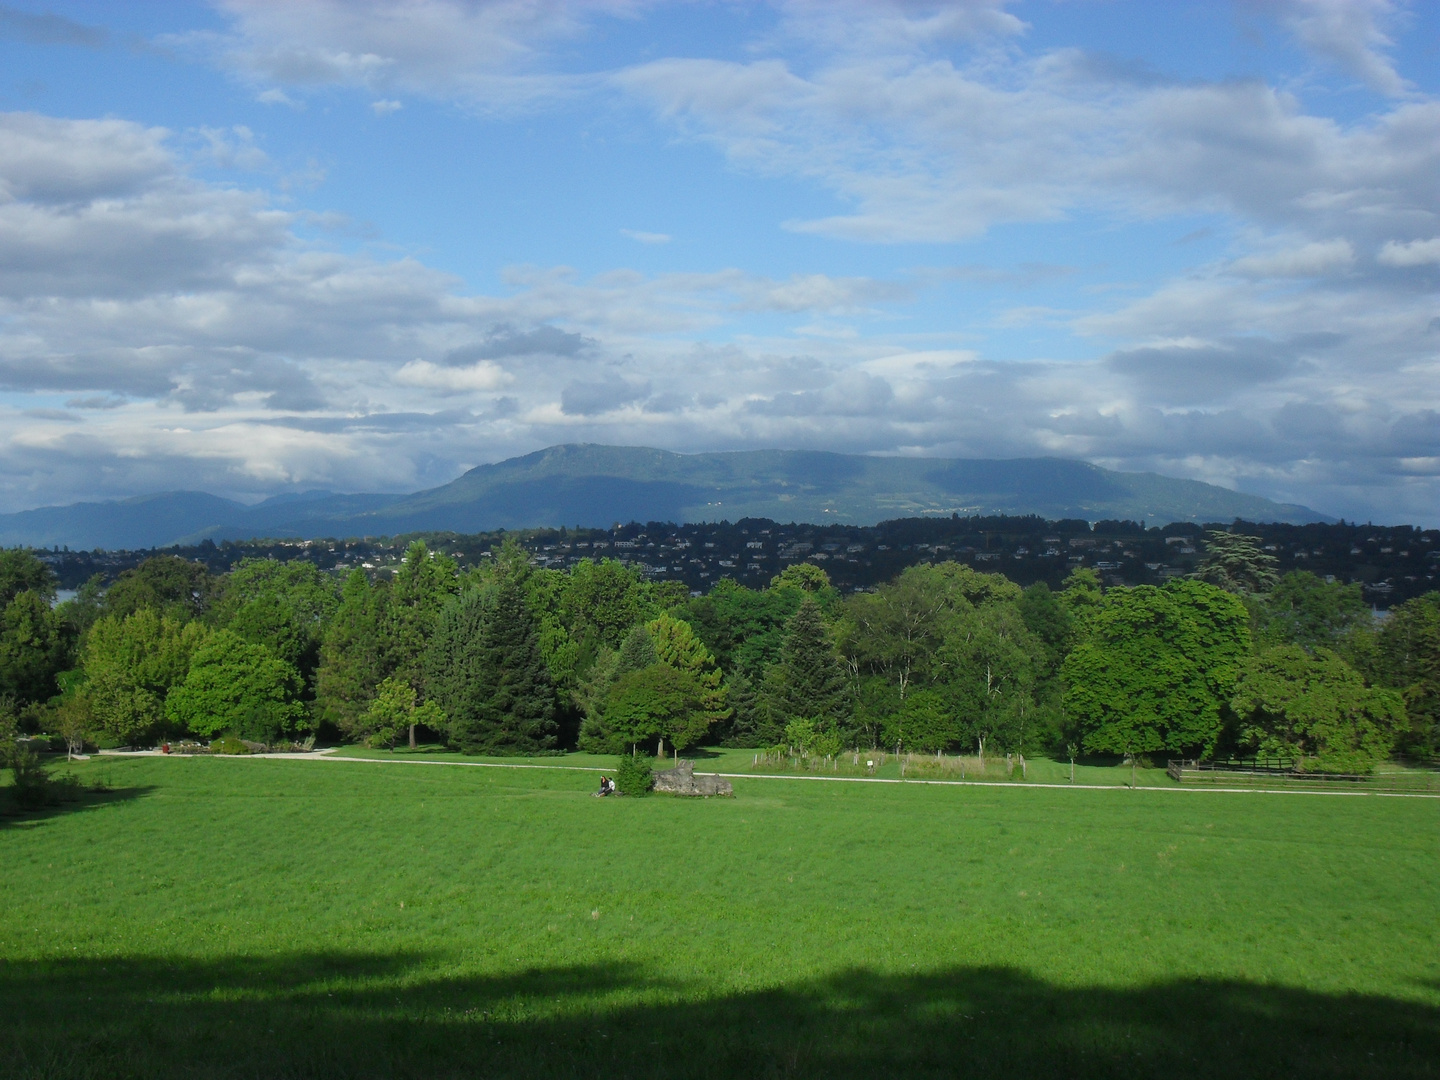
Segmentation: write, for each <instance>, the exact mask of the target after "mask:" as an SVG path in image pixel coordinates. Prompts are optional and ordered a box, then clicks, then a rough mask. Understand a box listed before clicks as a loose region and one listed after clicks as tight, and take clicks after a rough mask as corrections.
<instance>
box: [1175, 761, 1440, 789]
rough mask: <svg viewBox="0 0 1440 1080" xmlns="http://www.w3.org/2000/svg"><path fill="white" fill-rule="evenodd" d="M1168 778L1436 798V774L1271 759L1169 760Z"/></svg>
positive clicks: (1191, 783) (1439, 781) (1198, 783)
mask: <svg viewBox="0 0 1440 1080" xmlns="http://www.w3.org/2000/svg"><path fill="white" fill-rule="evenodd" d="M1165 771H1166V772H1167V773H1169V774H1170V779H1172V780H1174V781H1175V782H1176V783H1178V784H1185V785H1188V786H1201V785H1204V786H1214V787H1234V788H1257V789H1269V790H1272V791H1307V790H1308V791H1373V792H1377V793H1378V792H1389V793H1397V794H1400V793H1404V794H1427V793H1429V794H1433V795H1440V772H1436V771H1434V770H1430V769H1403V770H1400V769H1387V770H1379V771H1376V772H1374V773H1370V774H1367V775H1363V776H1362V775H1355V774H1347V773H1310V772H1301V771H1299V770H1298V769H1296V767H1295V762H1287V761H1282V760H1281V759H1271V760H1268V761H1266V760H1260V761H1256V760H1245V761H1206V762H1201V761H1193V760H1185V759H1181V760H1171V761H1169V762H1167V763H1166V767H1165Z"/></svg>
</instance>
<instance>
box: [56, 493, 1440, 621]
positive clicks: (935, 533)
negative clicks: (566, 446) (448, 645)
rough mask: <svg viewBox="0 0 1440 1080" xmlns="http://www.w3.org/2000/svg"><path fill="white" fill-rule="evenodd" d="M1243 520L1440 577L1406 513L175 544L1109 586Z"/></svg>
mask: <svg viewBox="0 0 1440 1080" xmlns="http://www.w3.org/2000/svg"><path fill="white" fill-rule="evenodd" d="M1210 528H1218V529H1228V528H1233V529H1234V531H1236V532H1241V533H1245V534H1248V535H1252V536H1259V537H1262V538H1263V541H1264V544H1265V546H1266V548H1267V549H1269V550H1270V551H1271V553H1272V554H1273V555H1274V556H1275V557H1276V558H1277V559H1278V560H1279V570H1280V572H1281V573H1284V572H1286V571H1289V570H1294V569H1301V570H1309V571H1311V572H1313V573H1315V574H1318V575H1320V576H1321V577H1326V576H1330V577H1333V578H1334V579H1335V580H1337V581H1340V582H1345V583H1350V582H1361V583H1363V584H1364V585H1365V596H1366V599H1367V600H1369V601H1370V602H1371V603H1373V604H1375V605H1376V606H1377V607H1380V608H1387V607H1389V606H1390V605H1392V604H1397V603H1400V602H1402V601H1404V600H1407V599H1410V598H1411V597H1414V596H1419V595H1420V594H1422V593H1425V592H1429V591H1432V590H1434V589H1436V588H1437V581H1436V578H1437V576H1440V530H1436V529H1430V530H1426V531H1422V530H1420V529H1418V528H1415V527H1413V526H1408V525H1402V526H1372V525H1355V524H1347V523H1344V522H1341V523H1338V524H1324V523H1312V524H1307V525H1292V524H1284V523H1254V522H1247V521H1235V522H1233V523H1231V524H1217V525H1190V524H1171V525H1167V526H1165V527H1163V528H1158V527H1152V528H1145V527H1144V526H1142V525H1140V524H1137V523H1135V522H1130V521H1113V520H1111V521H1098V522H1096V523H1095V524H1094V526H1093V527H1092V526H1091V525H1090V524H1089V523H1087V522H1085V521H1079V520H1073V519H1072V520H1047V519H1045V518H1040V517H960V516H959V515H955V516H953V517H943V518H902V519H898V520H894V521H886V522H882V523H880V524H879V525H873V526H856V525H839V524H833V525H832V524H824V525H784V524H779V523H777V522H774V521H770V520H767V519H763V518H746V519H743V520H740V521H737V522H734V523H719V524H716V523H695V524H689V525H675V524H669V523H661V522H650V523H648V524H644V525H642V524H639V523H633V522H632V523H631V524H629V525H624V526H620V527H617V528H614V529H529V530H523V531H519V532H506V531H504V530H499V531H492V532H482V533H473V534H457V533H450V532H438V533H420V534H410V535H407V536H397V537H394V538H391V539H384V540H351V541H329V540H326V541H309V540H306V541H296V540H274V541H246V542H234V541H222V542H221V543H219V544H216V543H215V542H213V541H211V540H206V541H203V542H201V543H200V544H195V545H186V546H176V547H169V548H165V549H163V550H165V551H168V552H173V553H175V554H179V555H181V556H184V557H185V558H189V559H194V560H196V561H199V562H203V563H205V564H206V565H207V566H208V567H209V568H210V569H211V570H212V571H213V572H216V573H223V572H225V571H227V570H229V569H230V568H231V567H232V566H233V565H234V564H235V563H237V562H239V561H240V560H241V559H243V558H250V557H267V556H268V557H272V558H277V559H282V560H290V559H305V560H307V561H310V562H313V563H315V564H316V565H317V566H318V567H320V568H321V569H323V570H330V571H335V572H341V573H343V572H347V571H349V570H351V569H354V568H356V567H359V568H361V569H364V570H365V571H366V572H367V573H370V574H372V575H377V574H385V573H387V572H388V571H389V569H390V568H392V567H394V566H395V565H397V564H398V563H399V561H400V559H401V557H402V556H403V554H404V551H405V547H406V544H407V543H408V542H409V541H410V540H412V539H414V538H415V537H416V536H417V535H418V536H420V537H421V538H423V539H424V540H425V541H426V543H427V544H428V545H429V546H430V547H431V548H432V550H441V551H446V552H449V553H450V554H451V555H453V556H454V557H455V558H456V560H457V561H458V562H459V563H460V565H461V566H462V567H465V566H473V565H475V564H477V563H478V562H480V561H482V560H484V559H487V558H489V557H491V556H490V553H491V552H492V551H494V550H496V549H498V548H499V547H500V545H501V543H502V542H503V540H504V539H506V538H507V537H508V538H511V539H515V540H518V541H520V542H521V543H522V544H523V545H524V547H525V548H526V549H527V550H529V551H530V552H531V553H532V555H533V556H534V557H535V559H536V561H537V562H538V563H539V564H540V565H542V566H548V567H554V568H557V569H558V568H564V567H567V566H571V565H573V564H574V563H576V562H577V561H579V560H581V559H597V558H613V559H618V560H620V561H621V562H624V563H626V564H628V565H630V566H632V567H633V568H634V569H635V570H636V571H637V572H638V573H640V574H642V575H643V576H645V577H647V578H651V579H668V580H676V581H683V582H685V583H686V585H688V586H689V588H690V589H691V590H692V591H698V592H705V591H708V590H709V589H710V587H711V586H713V585H714V584H715V583H716V582H717V581H719V580H721V579H722V578H733V579H734V580H736V581H738V582H740V583H741V584H744V585H749V586H752V587H760V586H763V585H765V584H766V583H768V582H769V580H770V578H771V577H773V576H774V575H775V574H778V573H779V572H780V571H781V570H782V569H784V568H785V567H786V566H789V565H792V564H794V563H797V562H811V563H814V564H816V565H818V566H820V567H822V568H823V569H824V570H825V571H826V573H828V574H829V575H830V579H831V581H832V582H834V583H835V584H836V585H837V586H839V587H840V588H841V589H842V590H843V591H847V592H848V591H853V590H855V589H861V588H869V587H872V586H874V585H877V584H880V583H881V582H884V581H888V580H890V579H891V578H893V577H894V576H895V575H896V574H898V573H899V572H900V571H901V570H903V569H904V568H905V567H907V566H913V565H915V564H917V563H924V562H942V561H945V560H949V559H954V560H958V561H961V562H964V563H967V564H968V565H971V566H973V567H974V568H975V569H977V570H982V571H987V572H992V573H993V572H999V573H1003V574H1005V576H1006V577H1008V578H1010V579H1011V580H1013V581H1015V582H1017V583H1019V584H1021V585H1028V584H1030V583H1031V582H1034V581H1046V582H1049V583H1050V584H1051V585H1052V586H1058V585H1059V584H1060V583H1061V581H1063V580H1064V578H1065V576H1066V575H1067V574H1068V573H1069V572H1070V570H1071V569H1073V568H1074V567H1077V566H1087V567H1090V568H1092V569H1094V570H1096V571H1098V572H1099V573H1100V574H1101V575H1102V577H1103V578H1104V579H1105V580H1106V581H1107V582H1108V583H1110V584H1128V585H1138V584H1158V583H1160V582H1162V581H1165V580H1167V579H1169V578H1172V577H1179V576H1183V575H1185V574H1188V573H1189V572H1190V571H1191V570H1192V569H1193V568H1194V565H1195V563H1196V561H1197V559H1198V558H1199V557H1200V554H1201V551H1202V549H1203V536H1204V532H1205V530H1206V529H1210ZM158 550H159V549H143V550H133V551H124V552H54V553H45V554H42V558H43V559H44V560H45V561H46V562H48V563H49V564H50V565H51V567H52V568H53V569H54V570H55V572H56V574H57V575H58V576H59V578H60V583H61V587H62V588H67V589H73V588H76V587H78V586H79V585H80V584H81V583H82V582H84V581H86V580H88V579H89V578H90V577H91V575H93V574H97V573H98V574H101V575H102V576H103V577H104V578H106V579H107V580H110V579H113V578H114V577H115V576H116V575H118V574H119V573H120V572H121V571H122V570H125V569H127V568H129V567H132V566H135V565H138V564H139V563H140V562H142V561H143V560H144V559H146V558H149V557H150V556H151V555H154V554H156V553H157V551H158Z"/></svg>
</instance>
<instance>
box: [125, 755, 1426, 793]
mask: <svg viewBox="0 0 1440 1080" xmlns="http://www.w3.org/2000/svg"><path fill="white" fill-rule="evenodd" d="M101 753H104V751H101ZM140 753H148V754H150V755H152V756H159V751H141V752H140ZM117 756H119V755H117ZM124 756H126V757H129V756H131V755H130V754H126V755H124ZM170 756H184V755H170ZM221 756H224V757H229V758H233V760H236V761H244V760H246V759H250V758H269V759H272V760H277V761H281V760H283V761H353V762H358V763H360V764H367V765H432V766H437V767H449V768H467V769H549V770H551V771H558V772H588V773H603V772H613V771H614V770H613V769H602V768H600V767H598V766H595V765H532V764H529V763H528V762H501V761H419V760H414V759H411V758H369V757H349V756H345V757H341V756H340V755H338V754H337V753H336V752H335V749H334V748H333V747H332V748H330V749H328V750H312V751H309V752H307V753H301V754H235V755H228V754H227V755H221ZM710 775H712V776H720V777H724V778H725V779H726V780H800V781H803V780H809V781H814V782H819V783H830V784H928V785H930V786H931V787H983V788H994V789H1000V790H1023V789H1026V788H1048V789H1051V790H1055V791H1158V792H1188V793H1190V794H1204V793H1206V792H1217V793H1221V794H1229V795H1319V796H1322V797H1323V796H1330V797H1332V798H1367V797H1369V798H1384V799H1440V793H1430V792H1419V791H1294V790H1290V791H1287V790H1283V789H1276V788H1227V787H1180V786H1178V785H1177V786H1175V787H1136V788H1131V787H1130V786H1129V785H1126V784H1042V783H1030V782H1028V781H1025V782H1022V783H1019V784H1016V783H1005V782H997V781H994V780H910V779H903V780H900V779H891V778H889V777H881V776H793V775H786V774H783V773H725V772H722V773H712V774H710Z"/></svg>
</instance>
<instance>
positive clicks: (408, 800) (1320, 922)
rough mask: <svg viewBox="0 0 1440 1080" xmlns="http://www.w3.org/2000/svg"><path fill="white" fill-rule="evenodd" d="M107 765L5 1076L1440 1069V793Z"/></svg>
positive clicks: (62, 879)
mask: <svg viewBox="0 0 1440 1080" xmlns="http://www.w3.org/2000/svg"><path fill="white" fill-rule="evenodd" d="M75 768H76V771H77V772H79V773H80V775H82V776H84V777H86V778H87V779H93V778H95V777H97V776H101V775H104V776H105V777H106V778H107V779H108V782H109V784H110V785H111V787H112V789H113V790H112V791H111V792H110V793H109V794H107V795H103V796H92V797H89V798H87V800H85V801H84V802H82V803H80V804H72V805H70V806H67V807H65V808H62V809H59V810H57V811H54V812H51V813H48V814H45V815H38V816H31V817H25V818H8V819H0V904H3V908H0V910H3V913H4V917H3V923H0V1075H3V1076H6V1077H72V1076H84V1077H130V1076H133V1077H165V1076H185V1077H210V1076H214V1077H328V1076H376V1077H388V1076H404V1077H437V1076H537V1077H538V1076H597V1075H603V1074H609V1075H615V1076H646V1077H648V1076H657V1077H658V1076H684V1077H729V1076H777V1077H778V1076H816V1077H820V1076H826V1077H834V1076H870V1077H874V1076H892V1077H898V1076H920V1075H942V1076H994V1077H1001V1076H1004V1077H1013V1076H1125V1077H1135V1076H1157V1077H1158V1076H1164V1077H1191V1076H1207V1077H1208V1076H1217V1077H1225V1078H1227V1080H1234V1078H1235V1077H1242V1076H1276V1077H1281V1076H1285V1077H1293V1076H1306V1077H1309V1076H1315V1077H1321V1076H1323V1077H1337V1078H1338V1077H1351V1076H1374V1077H1395V1076H1400V1077H1412V1076H1413V1077H1437V1076H1440V800H1433V799H1404V798H1382V797H1326V796H1302V795H1263V794H1223V793H1214V792H1190V791H1185V792H1176V791H1166V790H1148V789H1144V788H1142V789H1140V790H1136V791H1129V790H1124V789H1098V788H1082V789H1077V790H1054V789H1040V788H1027V787H1025V786H1023V785H1019V784H1015V785H994V786H991V787H936V786H924V785H881V784H853V783H824V782H814V781H803V780H793V781H787V780H761V779H754V780H737V781H736V782H735V790H736V797H735V798H734V799H710V800H684V799H677V798H666V797H653V798H649V799H610V800H600V799H593V798H591V797H590V795H589V793H590V790H591V789H592V787H593V786H594V783H595V777H594V774H591V773H587V772H566V771H559V770H548V769H542V770H508V769H479V768H461V767H443V766H440V767H432V766H419V765H405V764H367V763H361V762H353V761H352V762H337V761H328V762H327V761H314V760H311V761H271V760H243V759H238V760H215V759H206V758H198V759H159V758H148V759H131V760H118V761H117V760H113V759H112V760H96V761H92V762H89V763H85V764H82V765H78V766H76V767H75Z"/></svg>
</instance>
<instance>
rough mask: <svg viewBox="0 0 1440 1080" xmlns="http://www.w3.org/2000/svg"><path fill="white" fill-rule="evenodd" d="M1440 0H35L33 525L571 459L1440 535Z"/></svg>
mask: <svg viewBox="0 0 1440 1080" xmlns="http://www.w3.org/2000/svg"><path fill="white" fill-rule="evenodd" d="M1437 72H1440V8H1437V7H1436V6H1435V5H1430V4H1419V3H1416V4H1405V3H1400V2H1389V0H1241V2H1237V3H1235V4H1233V5H1228V6H1227V5H1225V4H1222V3H1219V2H1207V3H1183V2H1177V3H1170V4H1151V3H1125V2H1120V0H1038V2H1033V3H1004V2H1002V0H976V2H973V3H963V2H955V3H948V4H940V5H935V4H924V3H915V2H893V3H883V2H880V0H867V2H851V3H847V2H845V0H831V2H827V3H818V2H809V3H785V2H777V3H758V2H756V3H721V2H713V3H706V2H699V0H697V2H693V3H681V2H676V3H649V2H644V0H591V2H588V3H572V4H566V3H558V2H549V3H547V2H539V0H530V2H523V3H522V2H515V0H498V2H494V3H465V2H461V0H409V2H401V3H382V2H379V0H370V2H360V0H356V2H349V3H338V2H319V0H312V2H304V0H290V2H284V3H281V2H268V0H267V2H261V0H224V2H220V3H214V4H209V5H206V4H194V5H186V4H180V3H164V4H158V3H157V4H130V5H116V4H111V3H72V4H55V5H43V4H38V3H10V4H5V3H0V510H17V509H24V508H27V507H30V506H37V505H46V504H53V503H60V502H69V501H73V500H76V499H83V498H106V497H117V496H122V495H130V494H136V493H141V492H147V491H158V490H171V489H177V488H188V489H203V490H209V491H213V492H216V493H218V494H224V495H230V496H232V497H237V498H242V499H246V500H250V499H255V498H260V497H263V496H265V495H269V494H274V493H277V492H281V491H287V490H304V489H311V488H329V489H333V490H345V491H355V490H390V491H406V490H414V489H416V488H419V487H424V486H431V485H434V484H438V483H443V482H445V481H447V480H449V479H451V478H453V477H454V476H456V475H458V474H459V473H460V472H461V471H463V470H464V469H466V468H469V467H471V466H474V465H476V464H480V463H483V462H488V461H495V460H499V459H501V458H504V457H509V456H512V455H514V454H518V453H524V452H528V451H530V450H534V449H538V448H540V447H543V446H547V445H551V444H553V443H557V442H577V441H592V442H606V443H626V444H639V445H651V446H661V447H665V448H668V449H674V450H680V451H696V450H724V449H737V448H750V447H803V448H819V449H831V450H844V451H860V452H869V453H901V454H921V455H933V456H939V455H943V456H980V457H1017V456H1033V455H1059V456H1065V457H1077V458H1085V459H1087V460H1091V461H1095V462H1098V463H1100V464H1103V465H1107V466H1110V467H1114V468H1120V469H1132V470H1155V471H1159V472H1164V473H1167V474H1170V475H1177V476H1188V477H1195V478H1198V479H1204V480H1209V481H1213V482H1217V483H1221V484H1225V485H1227V486H1231V487H1236V488H1239V489H1242V490H1246V491H1252V492H1257V493H1260V494H1264V495H1268V496H1271V497H1274V498H1279V499H1283V500H1286V501H1296V502H1303V503H1306V504H1308V505H1311V506H1313V507H1315V508H1317V509H1320V510H1323V511H1326V512H1329V513H1332V514H1343V515H1345V516H1347V517H1355V518H1360V519H1374V520H1377V521H1412V522H1418V523H1424V524H1428V525H1434V524H1437V523H1440V296H1437V283H1440V213H1437V212H1440V205H1437V204H1440V179H1437V178H1440V96H1437V94H1440V86H1437Z"/></svg>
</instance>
